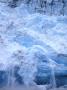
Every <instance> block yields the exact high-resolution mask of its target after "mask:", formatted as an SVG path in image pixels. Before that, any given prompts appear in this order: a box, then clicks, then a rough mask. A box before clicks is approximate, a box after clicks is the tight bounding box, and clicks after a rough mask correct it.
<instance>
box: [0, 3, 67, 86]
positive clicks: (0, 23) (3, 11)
mask: <svg viewBox="0 0 67 90" xmlns="http://www.w3.org/2000/svg"><path fill="white" fill-rule="evenodd" d="M66 42H67V17H66V16H47V15H43V14H39V13H30V12H29V11H28V6H26V5H25V4H21V5H20V6H18V7H16V8H10V7H9V6H7V4H5V3H1V2H0V76H1V78H0V79H2V80H3V82H2V84H4V80H5V79H4V78H5V77H6V78H8V79H7V80H6V81H5V83H7V85H8V86H10V85H11V86H12V85H14V84H16V85H17V84H18V83H20V84H26V85H35V82H36V83H37V84H42V82H43V84H46V83H47V84H52V85H53V87H54V86H55V83H56V81H57V83H58V86H61V85H64V84H67V81H66V80H67V78H65V77H64V78H63V79H64V81H63V80H62V79H60V80H59V78H58V76H59V75H60V74H61V75H62V76H65V75H67V61H66V60H67V43H66ZM62 58H63V59H62ZM62 68H63V69H62ZM48 71H49V72H48ZM55 74H56V75H57V76H56V77H57V79H56V81H55ZM2 75H4V78H2ZM49 76H50V77H49ZM62 76H61V77H62ZM35 78H36V80H35ZM39 78H40V80H39ZM46 79H47V80H46ZM48 79H49V80H48ZM50 79H51V80H50ZM65 79H66V80H65ZM41 80H42V82H40V81H41ZM61 80H62V81H63V82H62V84H61V83H60V81H61ZM38 81H39V82H40V83H39V82H38ZM50 81H51V82H50ZM52 81H53V82H52Z"/></svg>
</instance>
